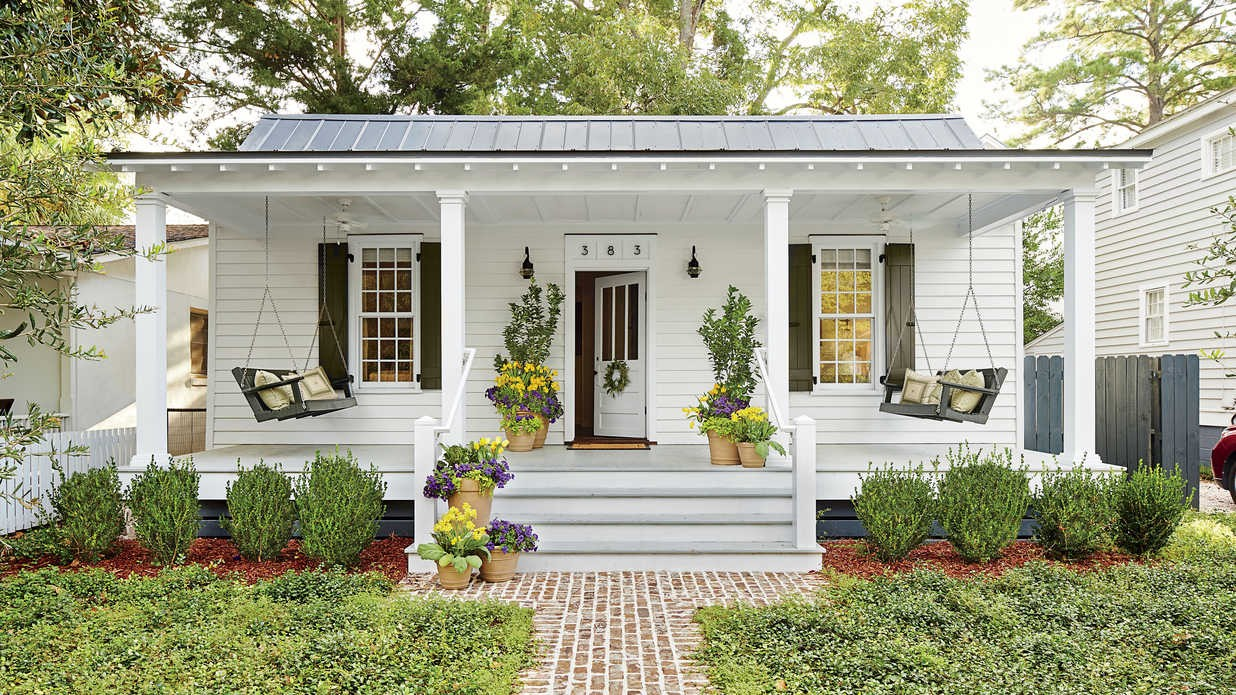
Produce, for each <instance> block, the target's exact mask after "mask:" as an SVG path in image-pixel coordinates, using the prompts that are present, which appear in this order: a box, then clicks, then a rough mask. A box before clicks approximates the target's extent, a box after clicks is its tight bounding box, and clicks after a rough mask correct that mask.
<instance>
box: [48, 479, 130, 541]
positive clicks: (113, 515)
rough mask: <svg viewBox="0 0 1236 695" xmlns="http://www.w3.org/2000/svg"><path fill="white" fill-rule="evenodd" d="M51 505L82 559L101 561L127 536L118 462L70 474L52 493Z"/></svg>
mask: <svg viewBox="0 0 1236 695" xmlns="http://www.w3.org/2000/svg"><path fill="white" fill-rule="evenodd" d="M51 503H52V509H54V510H55V513H56V519H57V520H58V521H59V523H60V533H61V535H62V536H63V537H64V540H65V542H67V543H68V545H69V547H71V548H72V549H73V553H74V554H75V555H76V556H77V557H78V558H80V559H82V560H86V561H94V560H97V559H98V557H99V555H101V554H103V553H106V552H107V551H108V550H111V548H112V546H114V545H115V544H116V539H118V538H120V534H122V533H124V498H123V496H122V495H121V494H120V476H119V475H117V473H116V462H115V461H112V462H110V463H109V464H108V465H106V466H103V467H102V468H95V469H92V470H89V471H80V472H77V473H74V474H73V475H70V476H69V477H68V478H66V479H65V480H64V481H63V482H62V483H60V485H59V486H58V487H57V488H56V489H55V491H54V492H52V496H51Z"/></svg>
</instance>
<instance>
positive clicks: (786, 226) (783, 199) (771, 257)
mask: <svg viewBox="0 0 1236 695" xmlns="http://www.w3.org/2000/svg"><path fill="white" fill-rule="evenodd" d="M792 194H793V191H790V190H766V191H764V303H765V306H766V307H767V311H766V312H765V313H766V315H767V321H766V322H765V328H766V329H767V331H768V340H767V342H766V347H767V354H768V383H767V384H766V387H767V388H768V395H769V398H770V399H773V398H775V399H776V401H777V403H778V405H780V406H781V414H782V416H783V417H785V418H790V417H791V416H790V413H789V411H788V410H787V408H789V407H790V196H791V195H792ZM783 424H784V425H786V426H788V425H789V423H788V422H786V423H783Z"/></svg>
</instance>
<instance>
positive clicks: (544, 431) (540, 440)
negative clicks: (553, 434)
mask: <svg viewBox="0 0 1236 695" xmlns="http://www.w3.org/2000/svg"><path fill="white" fill-rule="evenodd" d="M536 417H537V419H538V420H540V421H541V429H539V430H537V431H536V434H535V435H533V439H532V448H533V449H540V448H541V447H543V446H545V438H546V437H548V436H549V420H546V419H545V416H544V415H537V416H536Z"/></svg>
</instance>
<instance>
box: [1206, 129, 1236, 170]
mask: <svg viewBox="0 0 1236 695" xmlns="http://www.w3.org/2000/svg"><path fill="white" fill-rule="evenodd" d="M1204 145H1205V146H1204V147H1203V148H1202V156H1203V157H1205V159H1206V161H1205V166H1206V173H1207V174H1211V175H1213V174H1222V173H1223V172H1225V171H1231V170H1232V169H1236V134H1233V133H1232V132H1231V131H1230V130H1229V131H1225V132H1222V133H1220V134H1218V135H1215V136H1213V137H1210V138H1207V139H1206V141H1205V143H1204Z"/></svg>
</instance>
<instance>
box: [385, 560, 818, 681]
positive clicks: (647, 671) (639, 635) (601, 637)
mask: <svg viewBox="0 0 1236 695" xmlns="http://www.w3.org/2000/svg"><path fill="white" fill-rule="evenodd" d="M822 585H823V579H822V577H821V576H820V575H818V574H815V573H804V574H770V573H736V572H735V573H728V572H579V573H567V572H536V573H527V574H518V575H516V576H515V579H513V580H511V581H509V582H505V583H502V584H487V583H484V582H481V581H479V580H477V581H474V582H473V583H472V585H471V586H469V587H468V588H467V589H464V590H462V591H453V592H443V593H444V594H445V595H446V596H450V597H455V598H460V599H477V598H491V599H498V600H501V601H510V602H513V603H517V604H519V605H522V606H526V607H528V608H532V609H533V610H535V611H536V614H535V616H534V617H533V624H534V626H535V630H536V638H537V640H538V641H539V643H540V644H539V649H540V655H539V663H538V664H537V665H536V666H534V667H533V668H532V669H531V670H529V671H527V672H525V673H523V674H522V679H523V684H524V689H523V692H524V693H528V694H540V693H555V694H556V693H572V694H574V693H587V694H589V695H590V694H592V693H604V694H605V695H610V694H611V693H623V694H626V693H649V694H654V693H662V694H665V695H669V694H670V693H699V692H701V691H703V689H704V688H705V686H706V684H707V680H706V679H705V677H704V676H703V675H702V674H701V673H700V671H699V670H698V668H696V666H695V665H694V663H693V662H692V660H691V659H690V655H691V652H692V651H694V650H695V648H696V647H697V646H698V644H699V640H700V633H699V629H698V627H697V626H696V625H695V623H694V622H692V617H693V616H694V614H695V611H696V610H697V609H699V608H702V607H704V606H710V605H733V604H735V603H738V602H742V603H746V604H753V605H767V604H769V603H772V602H774V601H776V600H777V599H779V598H782V597H785V596H790V595H796V594H806V593H811V592H812V591H814V590H816V589H818V588H819V587H821V586H822ZM404 586H406V587H407V588H408V589H410V590H411V591H412V592H413V593H416V594H429V593H436V592H438V591H439V590H438V589H437V578H436V575H434V574H412V575H409V576H408V578H407V579H405V580H404Z"/></svg>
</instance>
